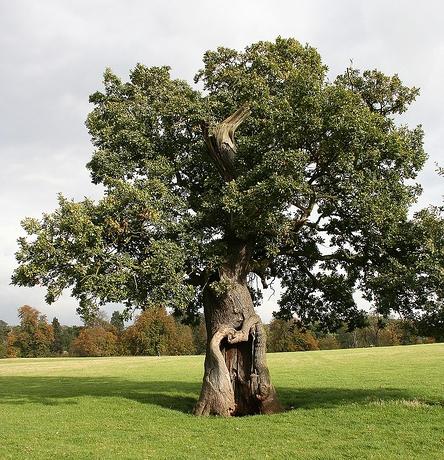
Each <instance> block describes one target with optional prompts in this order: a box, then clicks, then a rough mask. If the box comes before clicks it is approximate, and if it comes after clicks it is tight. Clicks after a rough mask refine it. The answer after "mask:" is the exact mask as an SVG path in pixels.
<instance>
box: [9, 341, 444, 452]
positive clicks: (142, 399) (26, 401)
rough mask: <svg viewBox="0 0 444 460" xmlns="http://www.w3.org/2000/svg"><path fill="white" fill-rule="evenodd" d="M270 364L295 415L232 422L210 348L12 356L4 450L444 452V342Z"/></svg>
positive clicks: (309, 355)
mask: <svg viewBox="0 0 444 460" xmlns="http://www.w3.org/2000/svg"><path fill="white" fill-rule="evenodd" d="M268 361H269V366H270V371H271V373H272V378H273V382H274V384H275V386H276V388H277V390H278V394H279V396H280V399H281V401H282V403H283V404H284V405H285V406H286V408H287V410H286V412H284V413H281V414H276V415H272V416H253V417H243V418H231V419H223V418H217V417H209V418H198V417H194V416H192V415H191V414H190V412H191V410H192V407H193V404H194V402H195V401H196V398H197V397H198V394H199V390H200V383H201V378H202V371H203V357H202V356H183V357H160V358H157V357H118V358H48V359H7V360H1V361H0V458H1V459H10V458H11V459H12V458H13V459H27V458H30V459H32V458H39V459H40V458H42V459H46V458H48V459H49V458H51V459H59V458H70V459H90V458H91V459H108V458H119V459H133V458H134V459H142V458H153V459H163V458H168V459H170V458H172V459H175V458H177V459H183V458H205V459H207V458H209V459H219V458H220V459H222V458H224V459H262V458H276V459H343V458H344V459H379V458H380V459H391V458H393V459H395V458H396V459H415V458H420V459H443V458H444V344H432V345H415V346H403V347H388V348H365V349H352V350H331V351H313V352H300V353H277V354H270V355H269V356H268Z"/></svg>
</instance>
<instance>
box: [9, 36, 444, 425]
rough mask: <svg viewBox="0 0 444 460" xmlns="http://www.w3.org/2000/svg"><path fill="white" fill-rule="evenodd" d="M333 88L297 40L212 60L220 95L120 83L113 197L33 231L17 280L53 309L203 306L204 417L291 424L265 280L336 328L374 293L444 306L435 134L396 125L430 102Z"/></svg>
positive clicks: (398, 93)
mask: <svg viewBox="0 0 444 460" xmlns="http://www.w3.org/2000/svg"><path fill="white" fill-rule="evenodd" d="M326 75H327V68H326V66H325V65H324V64H323V63H322V62H321V58H320V56H319V54H318V53H317V51H316V50H315V49H314V48H312V47H310V46H308V45H307V46H303V45H301V44H300V43H298V42H297V41H296V40H293V39H283V38H278V39H277V40H276V41H275V42H258V43H255V44H253V45H251V46H249V47H248V48H246V49H245V50H244V51H241V52H238V51H235V50H232V49H228V48H218V49H217V50H216V51H209V52H207V53H205V56H204V66H203V68H202V70H200V71H199V72H198V73H197V76H196V79H195V81H196V82H200V83H201V85H202V86H203V91H198V90H196V89H193V88H192V87H191V86H190V85H189V84H187V83H186V82H184V81H181V80H174V79H172V78H171V77H170V73H169V68H167V67H152V68H147V67H145V66H143V65H140V64H139V65H137V66H136V67H135V69H134V70H133V71H132V72H131V74H130V78H129V81H128V82H123V81H121V80H120V79H119V78H118V77H117V76H116V75H114V74H113V73H112V72H111V70H107V71H106V72H105V75H104V90H103V91H101V92H100V91H99V92H96V93H94V94H93V95H92V96H91V97H90V101H91V103H92V104H93V105H94V109H93V110H92V112H91V114H90V115H89V117H88V121H87V126H88V129H89V132H90V134H91V136H92V142H93V144H94V146H95V151H94V154H93V156H92V159H91V161H90V162H89V163H88V168H89V170H90V172H91V176H92V180H93V182H94V183H96V184H101V185H102V186H103V187H104V188H105V195H104V197H103V199H101V200H100V201H98V202H97V203H94V202H93V201H91V200H88V199H85V200H84V201H81V202H73V201H70V200H68V199H66V198H64V197H63V196H60V197H59V207H58V209H57V210H56V211H55V212H53V213H52V214H47V215H44V216H43V218H42V219H40V220H38V219H25V220H24V221H23V224H22V225H23V228H24V229H25V231H26V232H27V234H28V235H29V236H28V237H22V238H20V239H19V251H18V253H17V260H18V262H19V266H18V268H17V269H16V271H15V273H14V275H13V282H14V283H15V284H18V285H27V286H34V285H44V286H46V287H47V296H46V299H47V301H48V302H50V303H51V302H53V301H54V300H55V299H56V298H57V297H58V296H59V295H60V293H61V292H62V291H63V290H64V289H65V288H69V287H70V288H71V289H72V290H71V293H72V295H73V296H74V297H76V298H78V299H79V309H78V311H79V313H80V314H81V315H82V316H83V317H86V316H88V315H90V314H91V312H94V310H96V309H97V308H99V306H100V305H102V304H105V303H107V302H122V303H123V304H125V305H126V308H127V312H128V313H130V312H132V311H133V310H134V309H142V310H147V311H148V310H149V308H150V307H153V306H156V307H157V306H158V305H162V306H163V307H165V308H172V309H174V310H181V311H186V312H187V313H188V314H190V315H192V314H196V313H197V312H198V311H199V309H200V308H201V307H202V306H203V308H204V313H205V320H206V329H207V331H208V346H207V354H206V359H205V374H204V380H203V385H202V391H201V395H200V398H199V401H198V403H197V405H196V407H195V413H196V414H217V415H224V416H228V415H243V414H254V413H271V412H276V411H279V410H280V404H279V402H278V399H277V396H276V392H275V390H274V387H273V385H272V383H271V380H270V375H269V372H268V368H267V364H266V357H265V350H266V339H265V334H264V328H263V325H262V323H261V321H260V318H259V316H258V315H256V313H255V311H254V303H255V302H257V301H259V300H260V296H258V295H257V294H258V289H256V288H255V287H254V286H255V284H256V283H257V280H261V282H262V285H263V286H267V285H268V284H269V282H270V281H271V280H272V279H274V278H275V277H279V278H280V279H281V282H282V286H283V288H284V294H283V295H282V298H281V301H280V309H281V312H280V316H281V317H283V318H290V317H292V316H293V315H294V314H297V315H298V317H299V319H300V320H301V321H302V322H303V323H304V324H309V323H311V322H317V323H319V324H322V325H323V326H324V327H325V328H326V329H328V330H334V329H335V328H336V327H339V326H340V325H342V324H343V323H347V324H348V325H349V326H350V327H354V326H356V325H359V324H360V323H361V322H362V319H363V317H364V316H365V315H364V313H363V312H362V311H360V309H359V307H358V306H357V305H356V303H355V300H354V298H353V292H354V290H355V289H357V288H359V289H360V290H361V291H362V292H363V293H364V295H365V296H366V297H367V298H368V299H370V300H371V301H372V302H373V303H374V304H375V306H376V309H377V310H378V312H379V313H381V314H387V312H388V311H390V310H394V311H399V310H402V311H403V312H404V313H408V312H412V307H411V306H409V305H410V304H408V303H407V302H406V301H405V300H407V297H408V296H410V297H411V296H414V305H415V308H416V307H418V308H419V309H420V310H421V309H423V308H424V303H423V301H424V300H426V301H427V302H428V305H429V307H430V309H432V308H433V307H432V305H436V299H439V298H442V290H441V291H439V292H438V291H437V290H436V289H435V288H436V287H437V281H438V280H442V276H443V275H442V274H439V273H438V270H434V273H435V275H434V276H435V278H433V279H432V277H429V278H430V279H429V280H428V283H429V284H428V285H429V288H428V290H427V293H425V294H421V293H420V291H421V289H418V288H419V287H421V285H422V277H423V276H422V275H423V274H426V273H427V271H430V270H432V269H431V267H432V266H433V264H434V263H435V262H436V260H435V261H434V260H432V259H433V257H432V256H431V249H430V245H429V246H427V245H424V244H423V239H422V236H421V235H418V234H416V233H415V231H414V228H415V225H422V224H421V223H423V222H425V221H424V219H430V220H431V221H433V222H435V223H436V225H435V228H436V229H437V232H438V233H439V234H442V225H441V224H442V222H441V223H438V219H437V216H433V215H431V214H429V215H427V216H425V215H424V216H419V217H418V218H416V220H415V221H414V222H413V223H412V222H410V221H409V220H408V209H409V207H410V205H411V204H412V203H414V202H415V200H416V198H417V196H418V194H419V192H420V190H419V186H417V185H415V183H414V182H413V180H414V179H415V177H416V175H417V173H418V171H419V170H420V169H421V168H422V166H423V164H424V161H425V159H426V154H425V152H424V150H423V132H422V129H421V127H416V128H413V129H410V128H408V127H407V126H404V125H400V124H398V123H397V122H396V116H397V115H398V114H401V113H403V112H405V111H406V110H407V108H408V106H409V104H410V103H411V102H412V101H413V100H414V99H415V98H416V96H417V95H418V90H417V89H416V88H408V87H406V86H404V85H403V84H402V82H401V81H400V79H399V78H398V76H396V75H395V76H392V77H390V76H386V75H384V74H382V73H381V72H379V71H376V70H374V71H365V72H360V71H358V70H356V69H347V70H346V72H345V73H344V74H343V75H340V76H338V77H337V78H336V79H335V80H330V79H329V78H327V76H326ZM235 134H236V139H235ZM423 218H424V219H423ZM435 236H436V235H435ZM417 253H421V254H422V255H423V260H422V262H421V263H422V269H421V270H420V271H419V272H418V271H417V270H416V268H418V263H419V261H418V260H417V259H416V255H417ZM434 257H435V259H436V257H437V256H436V255H435V256H434ZM411 263H413V265H409V264H411ZM405 279H408V287H409V289H408V291H407V292H408V295H405V294H404V291H403V290H402V289H403V288H404V287H405V285H406V284H405V283H404V281H403V280H405ZM412 281H413V282H412ZM411 282H412V283H411ZM403 283H404V284H403ZM387 286H393V289H392V290H389V289H388V288H387ZM441 286H442V285H441ZM412 305H413V304H412ZM429 307H428V308H429ZM415 311H416V310H415Z"/></svg>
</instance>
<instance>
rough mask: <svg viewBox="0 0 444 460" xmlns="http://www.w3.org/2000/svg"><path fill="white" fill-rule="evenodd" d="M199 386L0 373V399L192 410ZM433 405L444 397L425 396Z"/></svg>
mask: <svg viewBox="0 0 444 460" xmlns="http://www.w3.org/2000/svg"><path fill="white" fill-rule="evenodd" d="M199 391H200V382H178V381H147V382H140V381H133V380H124V379H121V378H115V377H108V378H106V377H97V378H89V377H11V376H8V377H0V405H1V404H17V405H22V404H29V403H34V404H45V405H63V404H78V401H77V400H76V398H78V397H83V396H90V397H94V398H101V397H106V398H112V397H117V398H126V399H129V400H132V401H136V402H138V403H141V404H150V405H156V406H160V407H163V408H168V409H172V410H176V411H180V412H184V413H190V412H191V411H192V408H193V406H194V404H195V402H196V400H197V397H198V395H199ZM277 391H278V395H279V397H280V399H281V401H282V403H283V405H284V406H285V407H287V408H288V409H313V408H332V407H336V406H340V405H346V404H367V403H368V402H371V401H394V400H408V399H415V395H414V394H412V393H411V392H409V391H408V390H404V389H399V388H375V389H365V388H363V389H351V388H350V389H349V388H300V389H297V388H282V387H277ZM427 403H428V404H431V405H442V404H443V402H442V401H441V402H439V401H427Z"/></svg>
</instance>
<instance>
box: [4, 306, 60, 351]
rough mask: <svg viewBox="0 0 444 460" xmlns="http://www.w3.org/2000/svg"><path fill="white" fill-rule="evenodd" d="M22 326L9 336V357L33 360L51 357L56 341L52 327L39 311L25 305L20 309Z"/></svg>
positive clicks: (12, 331)
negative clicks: (34, 358)
mask: <svg viewBox="0 0 444 460" xmlns="http://www.w3.org/2000/svg"><path fill="white" fill-rule="evenodd" d="M18 316H19V319H20V326H18V327H15V328H13V329H12V330H11V331H10V332H9V334H8V355H9V356H20V357H23V358H25V357H26V358H33V357H38V356H49V355H50V354H51V346H52V343H53V341H54V333H53V329H52V326H51V325H50V324H48V322H47V319H46V316H44V315H42V314H40V312H39V311H38V310H36V309H35V308H32V307H30V306H29V305H23V306H22V307H20V308H19V309H18Z"/></svg>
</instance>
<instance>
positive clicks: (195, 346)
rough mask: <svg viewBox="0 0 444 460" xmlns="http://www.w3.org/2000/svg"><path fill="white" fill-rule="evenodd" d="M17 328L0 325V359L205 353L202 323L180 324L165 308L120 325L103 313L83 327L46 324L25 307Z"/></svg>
mask: <svg viewBox="0 0 444 460" xmlns="http://www.w3.org/2000/svg"><path fill="white" fill-rule="evenodd" d="M18 316H19V319H20V325H18V326H8V325H7V324H6V323H5V322H4V321H0V357H2V358H5V357H8V358H19V357H21V358H34V357H46V356H122V355H148V356H150V355H191V354H201V353H204V352H205V347H206V332H205V326H204V323H203V321H201V322H200V323H198V324H196V325H193V326H188V325H184V324H181V323H180V321H178V320H177V319H176V318H174V317H173V316H172V315H169V314H168V313H167V312H166V310H165V309H164V308H151V309H149V310H146V311H144V312H143V313H141V314H140V315H139V316H137V318H136V319H135V321H134V324H132V325H131V326H128V327H125V325H124V321H123V319H122V317H121V315H120V313H119V312H117V311H115V312H114V313H113V315H112V317H111V320H110V321H108V320H107V318H106V316H105V315H104V314H100V315H99V316H98V317H97V318H94V319H93V320H91V321H90V322H89V323H88V324H86V325H85V326H62V325H61V324H60V322H59V321H58V319H57V318H54V319H53V320H52V322H51V323H49V322H48V320H47V318H46V316H45V315H42V314H41V313H40V312H39V311H38V310H36V309H35V308H32V307H30V306H28V305H24V306H23V307H20V308H19V309H18Z"/></svg>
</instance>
